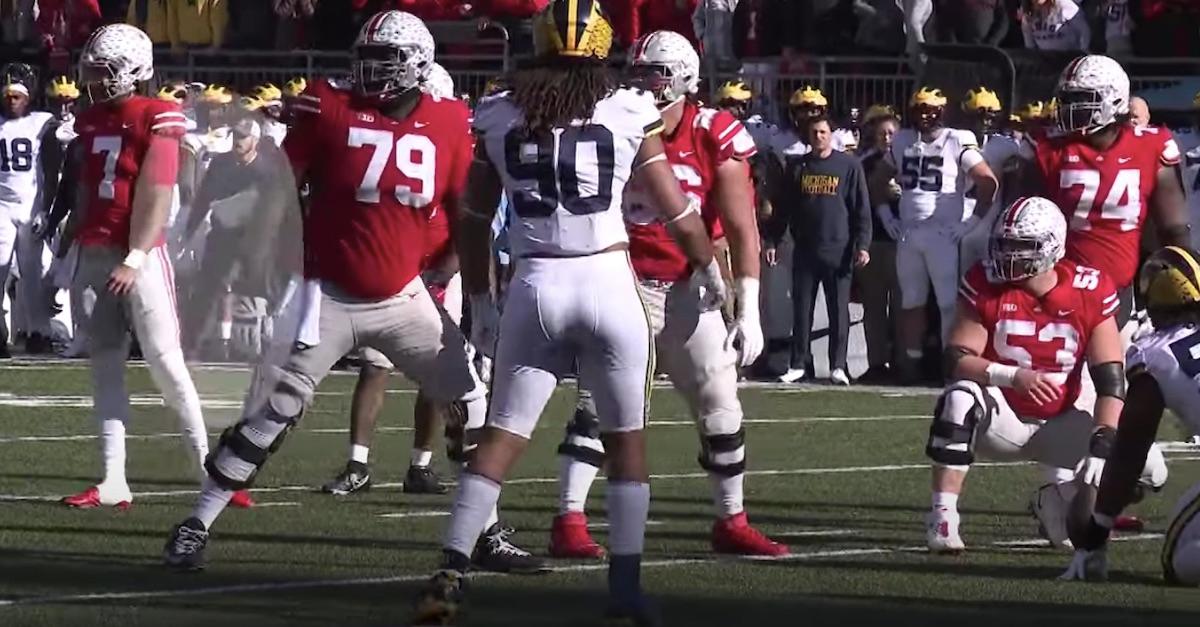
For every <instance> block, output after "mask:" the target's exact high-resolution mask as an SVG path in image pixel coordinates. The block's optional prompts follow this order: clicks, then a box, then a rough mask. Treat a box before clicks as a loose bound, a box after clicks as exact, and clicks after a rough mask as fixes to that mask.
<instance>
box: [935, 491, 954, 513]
mask: <svg viewBox="0 0 1200 627" xmlns="http://www.w3.org/2000/svg"><path fill="white" fill-rule="evenodd" d="M942 509H944V510H946V511H948V512H954V513H958V495H957V494H955V493H953V492H934V493H933V510H934V511H937V510H942Z"/></svg>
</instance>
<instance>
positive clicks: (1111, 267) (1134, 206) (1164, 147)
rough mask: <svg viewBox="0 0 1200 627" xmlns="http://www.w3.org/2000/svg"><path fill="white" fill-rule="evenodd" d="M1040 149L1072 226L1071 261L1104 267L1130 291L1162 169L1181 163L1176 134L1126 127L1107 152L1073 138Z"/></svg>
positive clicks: (1044, 141) (1041, 143)
mask: <svg viewBox="0 0 1200 627" xmlns="http://www.w3.org/2000/svg"><path fill="white" fill-rule="evenodd" d="M1035 149H1036V156H1037V162H1038V166H1039V167H1040V169H1041V171H1042V174H1043V176H1044V177H1045V183H1046V189H1047V190H1048V192H1047V193H1048V194H1049V196H1050V199H1051V200H1053V201H1054V202H1055V203H1057V204H1058V206H1059V207H1061V208H1062V210H1063V213H1065V214H1066V217H1067V223H1068V225H1069V227H1070V232H1069V233H1068V235H1067V258H1069V259H1073V260H1075V261H1078V262H1079V263H1081V264H1084V265H1086V266H1090V267H1094V268H1099V269H1100V270H1102V271H1103V272H1104V273H1105V274H1106V275H1108V276H1109V277H1111V278H1112V280H1113V282H1114V283H1116V285H1117V287H1118V288H1124V287H1126V286H1128V285H1129V284H1130V283H1132V282H1133V278H1134V276H1136V275H1137V270H1138V252H1139V248H1140V245H1141V239H1142V225H1143V224H1144V223H1145V221H1146V215H1147V208H1148V207H1149V205H1150V196H1151V195H1152V194H1153V193H1154V188H1155V186H1156V184H1157V181H1158V168H1159V167H1160V166H1162V165H1168V166H1172V165H1175V164H1177V163H1179V147H1178V146H1177V145H1176V144H1175V139H1174V138H1173V137H1171V131H1169V130H1167V129H1165V128H1154V127H1145V128H1134V127H1132V126H1123V127H1122V128H1121V131H1120V135H1118V136H1117V141H1116V142H1115V143H1113V145H1112V146H1110V147H1109V148H1108V150H1105V151H1103V152H1100V151H1097V150H1095V149H1093V148H1092V147H1091V146H1088V145H1087V144H1085V143H1084V142H1082V141H1080V140H1078V139H1077V138H1073V137H1070V136H1063V137H1051V138H1039V139H1038V141H1037V142H1036V144H1035Z"/></svg>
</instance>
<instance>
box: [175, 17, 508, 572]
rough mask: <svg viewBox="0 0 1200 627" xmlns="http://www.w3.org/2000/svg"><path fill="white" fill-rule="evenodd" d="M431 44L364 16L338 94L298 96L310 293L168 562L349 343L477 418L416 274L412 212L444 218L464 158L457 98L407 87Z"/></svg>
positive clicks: (194, 545)
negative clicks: (346, 80) (308, 192)
mask: <svg viewBox="0 0 1200 627" xmlns="http://www.w3.org/2000/svg"><path fill="white" fill-rule="evenodd" d="M433 49H434V43H433V36H432V35H430V33H429V30H428V29H427V28H426V27H425V24H424V23H422V22H421V20H420V19H418V18H416V17H415V16H413V15H411V14H409V13H404V12H401V11H385V12H381V13H377V14H375V15H374V16H372V17H371V18H370V19H369V20H367V23H366V24H365V25H364V26H363V28H362V30H361V31H360V32H359V34H358V37H357V39H356V41H355V44H354V49H353V55H354V62H353V73H354V78H353V81H352V89H346V88H344V87H342V86H341V85H340V84H335V83H333V82H328V81H319V82H317V81H314V82H313V83H312V84H310V85H309V87H308V90H307V91H305V92H304V93H303V94H301V95H300V96H299V102H298V104H297V107H296V108H297V111H296V113H297V116H298V119H297V122H296V127H295V128H294V129H293V131H294V132H291V133H288V136H287V139H285V140H284V145H283V148H284V151H285V152H286V153H287V156H288V157H289V159H290V160H291V163H292V169H293V171H294V172H295V177H296V181H297V182H300V181H304V180H305V179H309V180H311V181H312V189H313V195H312V198H311V202H310V205H309V207H308V210H307V215H306V216H305V218H304V224H303V228H304V241H305V246H306V250H305V251H304V257H305V261H304V265H305V267H304V274H305V277H306V280H307V281H308V283H306V287H305V289H304V292H305V294H306V295H312V296H313V298H312V299H311V300H308V299H307V298H304V299H300V300H299V302H300V304H301V305H302V306H303V309H304V311H303V315H302V317H301V321H300V329H299V330H298V334H297V335H296V336H293V337H295V339H296V342H295V343H294V344H291V348H290V349H289V350H288V351H287V352H288V354H287V356H286V359H285V363H284V364H283V365H282V366H274V365H272V364H270V363H269V362H268V364H267V365H266V368H265V374H266V376H265V377H264V378H263V383H261V384H260V385H259V386H258V387H259V389H261V390H263V391H264V392H265V394H266V398H265V399H262V402H261V403H260V402H255V401H257V400H258V399H255V398H254V395H248V402H247V403H246V406H245V407H244V408H243V412H242V419H241V420H240V421H239V422H238V423H237V424H236V425H233V426H232V427H230V428H228V429H226V430H225V432H224V434H222V436H221V441H220V443H219V445H218V447H217V448H216V450H214V451H213V453H212V455H210V456H209V458H208V460H207V462H206V468H207V469H208V471H209V477H208V478H207V479H206V480H205V481H204V485H203V489H202V492H201V494H200V496H199V498H198V499H197V501H196V505H195V508H194V509H193V510H192V513H191V515H190V516H188V518H187V519H185V520H184V521H183V522H181V523H180V524H179V525H176V526H175V528H174V529H173V530H172V532H171V536H170V538H169V539H168V540H167V543H166V546H165V547H164V560H165V562H166V563H167V565H168V566H170V567H172V568H176V569H181V570H195V569H198V568H202V567H203V566H204V549H205V546H206V544H207V542H208V537H209V529H211V528H212V525H213V522H214V521H215V520H216V519H217V517H218V516H219V515H220V514H221V512H222V510H223V509H224V508H225V505H226V504H227V503H228V501H229V498H230V496H231V495H232V494H233V491H235V490H241V489H245V488H247V487H249V486H250V485H251V484H252V483H253V482H254V478H255V475H257V473H258V471H259V469H260V468H261V467H262V465H263V464H264V463H266V461H267V460H268V458H269V457H270V456H271V454H272V453H273V452H275V451H276V450H277V449H278V448H279V446H280V444H281V443H282V441H283V438H284V437H285V436H286V434H287V432H288V431H289V430H290V429H292V428H293V427H294V426H295V424H296V423H297V422H298V421H299V419H300V417H301V415H302V414H303V412H304V408H305V407H306V406H308V404H309V403H310V402H311V401H312V396H313V392H314V390H315V389H316V387H317V386H318V385H319V384H320V382H321V380H322V379H324V378H325V376H326V375H327V374H328V373H329V370H330V368H331V367H332V366H333V364H334V363H335V362H336V361H337V360H339V359H341V358H342V357H343V356H344V355H346V354H347V353H349V352H351V351H352V350H354V349H356V348H358V347H360V346H368V347H371V348H375V349H377V350H378V351H379V352H381V353H382V354H383V355H384V356H385V357H387V358H388V360H390V361H391V363H393V364H395V365H396V367H397V368H398V369H399V370H400V371H402V372H403V373H404V374H405V376H407V377H408V378H410V379H412V380H414V381H417V382H418V383H419V384H420V385H421V387H422V389H423V390H425V391H426V392H427V393H428V394H429V395H430V397H431V398H433V399H435V400H437V401H439V402H447V403H449V402H458V403H460V407H461V408H462V411H464V412H466V414H467V415H468V416H469V419H468V424H482V422H483V418H484V413H485V399H484V395H485V390H484V388H483V385H482V383H481V382H480V381H479V379H478V377H476V376H475V372H474V371H473V370H472V369H471V367H470V364H469V363H468V359H467V349H466V342H465V340H464V339H463V337H462V334H461V333H460V332H459V330H458V328H457V327H455V326H454V325H453V323H451V322H450V321H449V319H448V318H447V317H446V314H445V312H443V311H441V310H440V309H438V307H437V305H436V304H435V303H434V301H433V298H432V297H431V296H430V294H429V291H428V290H426V289H425V284H424V283H423V282H422V281H421V277H420V270H421V258H422V254H423V241H424V238H425V234H426V231H427V226H426V225H427V222H428V219H427V217H426V211H427V210H428V208H429V207H432V206H439V207H441V208H442V209H443V210H445V211H447V212H449V214H450V216H451V224H453V220H454V216H457V215H458V208H459V204H460V202H461V200H460V198H461V192H462V190H463V188H464V185H465V177H466V173H467V168H468V167H469V165H470V159H471V137H470V129H469V127H468V125H467V115H468V113H467V110H466V107H464V106H463V105H462V103H459V102H456V101H453V100H440V99H435V98H431V97H429V96H427V95H425V94H423V93H422V92H421V90H420V89H418V86H419V85H420V83H421V79H422V77H424V76H425V73H426V72H427V71H428V68H429V64H430V63H431V62H432V61H433ZM301 105H302V106H301ZM310 286H311V288H313V289H309V287H310ZM314 323H315V324H314ZM278 332H279V330H278V329H276V333H278ZM301 338H303V340H302V341H301ZM486 514H487V512H485V515H486Z"/></svg>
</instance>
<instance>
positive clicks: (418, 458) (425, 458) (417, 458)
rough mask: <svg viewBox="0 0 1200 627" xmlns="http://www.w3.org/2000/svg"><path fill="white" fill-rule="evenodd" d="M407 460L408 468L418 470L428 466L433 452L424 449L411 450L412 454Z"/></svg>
mask: <svg viewBox="0 0 1200 627" xmlns="http://www.w3.org/2000/svg"><path fill="white" fill-rule="evenodd" d="M408 460H409V461H408V463H409V465H410V466H416V467H418V468H425V467H427V466H429V464H430V462H432V461H433V451H427V450H425V449H420V448H414V449H413V450H412V454H411V455H410V456H409V458H408Z"/></svg>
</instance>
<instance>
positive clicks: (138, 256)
mask: <svg viewBox="0 0 1200 627" xmlns="http://www.w3.org/2000/svg"><path fill="white" fill-rule="evenodd" d="M143 263H146V251H144V250H138V249H136V248H134V249H132V250H130V251H129V254H128V255H125V261H122V262H121V265H123V266H125V267H127V268H132V269H134V270H140V269H141V268H142V264H143Z"/></svg>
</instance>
